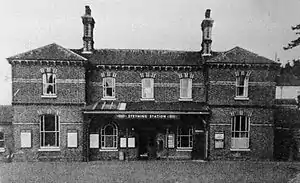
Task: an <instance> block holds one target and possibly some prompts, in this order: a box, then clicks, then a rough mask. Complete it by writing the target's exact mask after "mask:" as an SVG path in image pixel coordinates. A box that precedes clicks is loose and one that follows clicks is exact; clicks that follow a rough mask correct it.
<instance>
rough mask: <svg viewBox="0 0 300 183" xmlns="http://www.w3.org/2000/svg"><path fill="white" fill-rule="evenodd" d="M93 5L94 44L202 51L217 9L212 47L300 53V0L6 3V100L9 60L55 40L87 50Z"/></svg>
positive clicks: (0, 67)
mask: <svg viewBox="0 0 300 183" xmlns="http://www.w3.org/2000/svg"><path fill="white" fill-rule="evenodd" d="M85 5H89V6H90V8H91V10H92V16H93V17H94V19H95V21H96V24H95V29H94V41H95V48H98V49H101V48H127V49H164V50H166V49H167V50H187V51H199V50H200V49H201V36H202V33H201V21H202V20H203V18H204V14H205V10H206V9H211V17H212V18H213V19H214V26H213V33H212V38H213V43H212V49H213V50H214V51H226V50H229V49H231V48H233V47H235V46H240V47H242V48H245V49H247V50H249V51H252V52H255V53H257V54H259V55H261V56H265V57H267V58H270V59H273V60H274V59H275V55H277V58H280V60H281V61H282V62H287V61H288V60H292V59H295V58H299V57H300V47H296V48H294V49H292V50H288V51H284V50H283V49H282V48H283V46H285V45H287V44H288V42H289V41H291V40H293V39H296V38H297V37H296V35H295V33H294V32H293V31H292V30H291V26H293V25H297V24H300V11H299V7H300V0H288V1H283V0H242V1H241V0H226V1H220V0H93V1H88V0H26V1H24V0H0V22H1V29H0V50H1V51H0V84H1V90H0V104H11V96H12V93H11V67H10V65H9V64H8V62H7V60H6V58H7V57H10V56H13V55H16V54H18V53H22V52H25V51H29V50H32V49H35V48H38V47H41V46H45V45H47V44H51V43H54V42H55V43H57V44H59V45H61V46H63V47H65V48H81V47H82V33H83V26H82V22H81V16H82V15H83V14H84V11H85V10H84V6H85Z"/></svg>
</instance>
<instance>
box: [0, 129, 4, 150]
mask: <svg viewBox="0 0 300 183" xmlns="http://www.w3.org/2000/svg"><path fill="white" fill-rule="evenodd" d="M3 148H4V132H0V149H3Z"/></svg>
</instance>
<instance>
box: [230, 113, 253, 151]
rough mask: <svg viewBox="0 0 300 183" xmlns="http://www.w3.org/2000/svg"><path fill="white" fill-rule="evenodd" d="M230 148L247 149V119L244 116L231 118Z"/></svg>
mask: <svg viewBox="0 0 300 183" xmlns="http://www.w3.org/2000/svg"><path fill="white" fill-rule="evenodd" d="M231 148H233V149H248V148H249V117H248V116H244V115H237V116H233V118H232V124H231Z"/></svg>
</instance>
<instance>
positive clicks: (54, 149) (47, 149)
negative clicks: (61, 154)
mask: <svg viewBox="0 0 300 183" xmlns="http://www.w3.org/2000/svg"><path fill="white" fill-rule="evenodd" d="M38 151H41V152H43V151H60V148H58V147H53V148H51V147H47V148H43V147H41V148H40V149H38Z"/></svg>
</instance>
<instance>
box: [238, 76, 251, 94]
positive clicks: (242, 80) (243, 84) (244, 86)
mask: <svg viewBox="0 0 300 183" xmlns="http://www.w3.org/2000/svg"><path fill="white" fill-rule="evenodd" d="M249 75H250V72H244V71H240V72H236V97H237V98H247V97H248V81H249Z"/></svg>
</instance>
